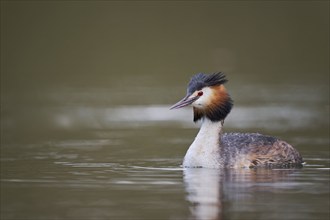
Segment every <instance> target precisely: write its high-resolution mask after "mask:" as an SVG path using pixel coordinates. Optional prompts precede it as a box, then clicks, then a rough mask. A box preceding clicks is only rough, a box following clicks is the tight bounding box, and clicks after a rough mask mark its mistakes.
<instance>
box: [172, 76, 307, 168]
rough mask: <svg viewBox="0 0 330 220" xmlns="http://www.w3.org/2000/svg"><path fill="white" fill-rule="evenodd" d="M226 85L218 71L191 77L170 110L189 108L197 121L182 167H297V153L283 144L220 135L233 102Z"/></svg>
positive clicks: (242, 135) (257, 136)
mask: <svg viewBox="0 0 330 220" xmlns="http://www.w3.org/2000/svg"><path fill="white" fill-rule="evenodd" d="M226 82H227V79H226V77H225V75H224V74H223V73H221V72H219V73H213V74H204V73H198V74H196V75H194V76H193V77H192V78H191V80H190V82H189V84H188V89H187V95H186V96H185V97H184V98H183V99H182V100H181V101H179V102H178V103H176V104H174V105H173V106H172V107H171V108H170V109H178V108H182V107H185V106H188V105H192V106H193V112H194V122H196V121H198V120H201V121H202V125H201V128H200V130H199V132H198V134H197V136H196V138H195V140H194V142H193V143H192V144H191V145H190V147H189V149H188V151H187V153H186V155H185V157H184V160H183V166H184V167H206V168H224V167H231V168H243V167H246V168H252V167H292V166H301V165H302V164H303V159H302V157H301V156H300V154H299V152H298V151H297V150H296V149H295V148H293V147H292V146H291V145H290V144H288V143H286V142H285V141H282V140H279V139H277V138H275V137H271V136H266V135H261V134H257V133H225V134H222V126H223V122H224V119H225V118H226V116H227V115H228V114H229V112H230V110H231V108H232V106H233V101H232V99H231V98H230V96H229V94H228V93H227V91H226V89H225V87H224V86H223V84H224V83H226Z"/></svg>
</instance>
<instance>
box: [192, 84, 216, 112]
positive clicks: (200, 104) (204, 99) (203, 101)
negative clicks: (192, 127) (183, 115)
mask: <svg viewBox="0 0 330 220" xmlns="http://www.w3.org/2000/svg"><path fill="white" fill-rule="evenodd" d="M202 91H203V95H202V96H201V97H200V98H199V99H197V100H196V101H195V102H194V103H192V106H194V107H196V108H204V107H206V105H207V103H209V101H210V98H211V96H212V90H211V89H210V88H207V87H206V88H203V89H202Z"/></svg>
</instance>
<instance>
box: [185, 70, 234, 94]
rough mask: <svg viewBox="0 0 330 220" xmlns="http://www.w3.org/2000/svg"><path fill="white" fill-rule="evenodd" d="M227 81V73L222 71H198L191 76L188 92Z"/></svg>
mask: <svg viewBox="0 0 330 220" xmlns="http://www.w3.org/2000/svg"><path fill="white" fill-rule="evenodd" d="M227 81H228V80H227V79H226V76H225V74H224V73H222V72H217V73H212V74H205V73H198V74H196V75H194V76H193V77H192V78H191V80H190V82H189V84H188V89H187V93H188V94H192V93H193V92H195V91H197V90H201V89H202V88H204V87H209V86H216V85H221V84H224V83H226V82H227Z"/></svg>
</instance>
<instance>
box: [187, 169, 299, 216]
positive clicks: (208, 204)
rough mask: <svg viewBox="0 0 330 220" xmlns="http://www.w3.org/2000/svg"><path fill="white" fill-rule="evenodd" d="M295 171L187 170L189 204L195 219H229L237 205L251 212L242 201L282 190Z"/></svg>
mask: <svg viewBox="0 0 330 220" xmlns="http://www.w3.org/2000/svg"><path fill="white" fill-rule="evenodd" d="M295 170H297V169H205V168H202V169H194V168H186V169H184V171H183V172H184V183H185V188H186V192H187V200H188V201H189V202H190V203H191V206H190V211H191V215H192V219H198V220H224V219H227V217H228V215H230V213H228V211H227V212H225V211H226V210H229V209H231V208H232V207H234V206H237V204H238V203H239V205H240V206H244V204H246V207H239V209H241V210H243V209H245V210H247V209H251V208H252V206H251V205H250V203H249V202H246V203H242V201H253V200H254V199H255V198H254V197H258V196H260V193H262V192H268V193H275V192H276V190H277V189H278V190H281V189H282V188H283V187H285V182H286V181H287V180H288V179H290V178H292V177H291V176H290V174H291V173H293V172H295ZM283 184H284V185H283ZM276 186H280V187H276ZM258 194H259V195H258ZM251 199H252V200H251ZM234 208H235V207H234ZM236 208H237V207H236ZM255 208H259V207H255ZM250 211H255V210H250ZM274 212H276V210H274ZM236 214H237V213H236ZM225 216H227V217H225Z"/></svg>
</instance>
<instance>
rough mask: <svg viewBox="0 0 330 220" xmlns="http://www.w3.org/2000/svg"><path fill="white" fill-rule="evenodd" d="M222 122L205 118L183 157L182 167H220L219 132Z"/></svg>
mask: <svg viewBox="0 0 330 220" xmlns="http://www.w3.org/2000/svg"><path fill="white" fill-rule="evenodd" d="M221 129H222V123H221V121H220V122H212V121H210V120H209V119H207V118H205V119H203V121H202V126H201V128H200V130H199V132H198V134H197V136H196V138H195V140H194V142H193V143H192V144H191V145H190V147H189V149H188V151H187V153H186V156H185V157H184V161H183V166H184V167H207V168H220V167H222V164H221V160H220V144H219V143H220V133H221Z"/></svg>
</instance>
